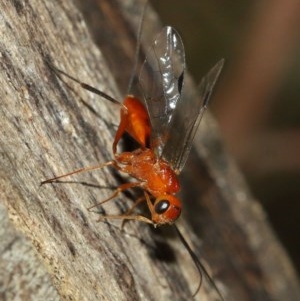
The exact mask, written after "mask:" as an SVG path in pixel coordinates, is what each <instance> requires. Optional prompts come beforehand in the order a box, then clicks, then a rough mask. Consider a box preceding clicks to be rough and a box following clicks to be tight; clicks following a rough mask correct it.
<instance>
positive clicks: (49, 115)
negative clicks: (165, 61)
mask: <svg viewBox="0 0 300 301" xmlns="http://www.w3.org/2000/svg"><path fill="white" fill-rule="evenodd" d="M122 2H126V6H125V4H124V3H123V4H122ZM138 2H140V1H120V2H118V1H112V0H106V1H105V0H102V1H100V0H99V1H92V0H90V1H80V2H79V3H78V4H77V7H75V6H74V3H73V2H72V1H70V0H66V1H62V0H61V1H55V2H54V1H35V0H32V1H30V2H29V1H5V3H3V2H1V3H0V9H1V10H0V14H1V19H0V22H1V23H0V24H1V37H2V39H1V43H0V51H1V72H0V99H1V110H0V113H1V118H0V122H1V136H0V137H1V138H0V149H1V169H0V174H1V187H2V189H1V192H2V193H1V200H3V202H4V204H5V206H6V207H7V210H8V212H9V215H10V217H11V219H12V221H13V225H14V227H15V228H16V229H17V230H18V231H21V232H23V233H24V234H25V236H26V237H28V238H29V240H30V241H31V243H32V245H33V247H34V249H35V251H36V252H37V254H38V255H39V258H40V260H41V262H42V264H43V266H45V267H46V269H47V271H48V273H49V275H50V276H51V278H52V280H53V284H54V286H55V287H56V288H57V291H58V294H59V296H60V298H61V299H63V300H189V299H191V297H190V296H191V292H193V290H194V288H195V287H196V285H197V281H198V276H197V273H196V271H195V270H194V266H193V263H192V262H191V260H190V258H189V256H188V254H187V252H186V251H185V250H184V249H183V246H182V245H181V243H180V242H179V241H178V240H177V239H175V237H173V236H172V233H162V232H164V231H163V229H157V230H155V231H154V230H153V229H152V228H151V227H149V226H148V225H144V224H141V223H137V222H130V223H128V224H127V225H126V227H125V232H126V233H124V232H122V231H121V229H120V225H119V223H117V222H116V223H115V222H113V223H109V224H108V223H97V222H96V221H97V215H96V214H93V213H91V212H88V211H87V209H86V208H87V207H88V206H90V205H91V204H93V203H95V202H97V201H100V200H101V199H105V198H106V197H107V196H108V195H109V194H110V193H111V189H110V188H111V187H112V186H114V187H115V186H116V185H117V180H118V179H117V178H116V177H115V174H114V173H112V172H111V170H110V169H104V170H102V171H98V172H93V173H88V174H82V175H78V176H76V177H72V178H69V179H67V181H68V183H64V184H51V185H45V186H42V187H40V186H39V183H40V181H41V180H43V179H46V178H49V177H52V176H54V175H60V174H63V173H66V172H68V171H71V170H73V169H76V168H80V167H83V166H90V165H95V164H97V163H99V162H105V161H107V160H110V159H111V158H112V154H111V142H112V139H113V135H114V132H115V125H116V124H117V123H118V108H116V107H114V106H113V105H111V104H109V103H107V102H106V101H104V100H102V99H99V97H96V96H95V95H91V94H90V93H88V92H86V91H82V90H81V89H80V88H78V87H77V86H76V85H74V83H72V82H70V81H67V80H66V83H64V82H63V81H61V80H59V79H58V78H57V77H56V76H55V74H54V73H53V72H52V71H51V70H50V69H49V68H48V66H47V64H46V60H50V61H53V62H54V63H55V64H56V65H57V66H58V67H60V68H61V69H63V70H65V71H66V72H68V73H70V74H71V75H74V76H77V77H78V78H80V79H81V80H83V81H85V82H87V83H90V84H91V85H93V86H95V87H98V88H99V89H101V90H103V91H105V92H107V93H109V94H111V95H113V96H114V97H116V98H119V97H120V95H119V94H118V92H117V89H116V86H117V85H116V84H115V82H114V79H116V82H117V84H118V86H119V87H121V90H123V91H124V90H126V83H127V81H128V78H129V74H130V71H131V66H132V57H133V54H134V47H135V46H134V45H135V39H134V32H135V31H134V29H136V28H137V23H138V20H139V16H140V14H141V7H142V3H138ZM79 8H80V10H81V11H82V14H81V13H80V12H79V11H78V9H79ZM83 16H84V17H83ZM149 20H151V23H147V24H149V25H147V26H145V28H146V29H145V35H146V36H147V37H148V36H153V34H154V30H155V29H157V28H158V25H157V24H158V23H157V20H156V17H155V15H154V14H153V12H151V10H149V11H148V15H147V19H146V22H149ZM97 22H100V23H97ZM86 23H87V24H88V25H89V28H90V32H92V36H93V37H94V40H95V41H96V42H97V43H98V44H99V45H100V46H99V49H100V51H101V52H100V51H99V50H98V48H97V47H96V43H95V42H94V41H93V39H92V38H91V36H90V33H89V31H88V30H87V26H86ZM96 33H98V35H97V38H96ZM117 34H119V35H117ZM103 55H104V56H103ZM113 62H117V63H114V64H113ZM107 64H111V65H109V66H110V67H109V68H108V65H107ZM187 84H188V83H187ZM68 86H69V87H68ZM70 88H71V89H70ZM200 133H201V134H200V135H199V136H198V138H197V141H196V148H195V151H194V152H193V154H192V155H191V160H190V161H189V163H188V165H187V168H186V170H188V171H187V172H186V173H184V174H183V177H182V180H183V191H182V198H183V199H184V206H185V211H184V217H183V218H182V220H181V223H180V224H181V229H182V231H183V232H184V234H185V236H186V238H187V240H188V241H190V242H191V243H193V246H194V248H195V250H197V254H198V255H199V256H200V255H201V257H202V258H204V259H205V260H206V262H207V265H208V268H209V267H210V268H209V269H210V270H211V271H212V273H213V274H214V275H215V277H214V278H215V280H216V282H217V284H218V285H219V287H220V289H221V291H222V292H223V294H224V297H225V299H226V300H256V301H257V300H264V301H265V300H296V298H297V294H298V293H299V291H298V287H297V281H296V277H295V275H294V272H293V269H292V267H291V265H290V263H289V260H288V258H287V256H286V255H285V253H284V251H283V250H282V248H281V247H280V245H279V244H278V242H277V240H276V238H275V237H274V235H273V234H272V231H271V230H270V228H269V226H268V223H267V221H266V218H265V216H264V213H263V211H262V209H261V208H260V206H259V205H258V204H257V203H256V202H255V200H253V199H252V197H251V195H250V193H249V192H248V191H247V187H246V185H245V183H243V180H242V176H241V175H240V174H239V172H238V171H237V169H236V168H235V166H234V163H233V162H232V161H231V160H230V158H228V156H227V155H226V154H225V153H224V150H223V149H222V144H221V142H220V137H219V135H218V131H217V128H216V125H215V123H214V121H213V120H212V119H211V117H210V116H209V114H207V116H206V118H205V120H204V122H203V124H202V125H201V132H200ZM128 202H129V203H130V200H128ZM125 203H126V197H125V196H124V195H122V196H121V197H120V198H119V199H118V200H117V201H112V202H110V203H109V204H107V205H105V206H104V209H105V211H106V212H109V213H110V212H119V211H120V209H122V210H125V208H126V206H125V205H124V204H125ZM2 235H4V234H2ZM8 235H10V236H11V237H12V238H11V241H12V243H13V242H14V241H15V239H14V237H16V238H17V237H20V234H19V233H17V232H13V231H8ZM22 240H23V238H22ZM24 241H26V240H25V239H24ZM24 244H25V242H24ZM6 245H7V246H8V247H9V246H10V244H6ZM27 245H28V242H27ZM8 247H7V248H3V249H2V250H1V251H2V252H1V265H4V264H5V262H7V261H8V259H7V257H5V254H6V253H5V249H6V250H7V249H8ZM200 247H201V251H200ZM14 250H15V252H16V254H17V253H18V251H19V252H20V251H21V250H22V249H21V248H20V249H19V250H18V249H17V248H14ZM21 252H22V251H21ZM28 260H31V259H28ZM39 268H40V269H41V271H43V268H42V267H39ZM33 269H34V270H35V269H37V268H36V265H30V267H29V268H26V269H24V272H23V273H22V272H21V273H20V274H21V275H20V280H19V283H29V282H30V281H32V279H33V278H35V276H32V274H29V273H28V271H31V272H32V270H33ZM44 273H45V272H44ZM16 274H17V273H16V272H15V270H13V271H10V272H8V274H7V275H4V274H0V275H1V276H2V277H7V278H6V279H4V280H5V281H2V279H1V282H2V283H5V285H7V286H9V287H10V286H11V282H10V280H9V279H12V277H15V276H16ZM26 274H27V275H26ZM28 275H29V276H28ZM45 277H46V276H45ZM41 279H42V281H41V282H40V285H41V286H42V287H43V288H44V289H45V290H46V288H47V287H48V288H49V282H48V281H44V278H43V277H41ZM19 287H21V285H20V286H19ZM19 287H18V286H16V290H15V291H14V290H13V289H11V291H10V295H7V294H5V293H4V295H3V299H4V300H5V299H6V300H13V299H15V298H16V296H17V295H18V294H19V291H18V290H20V288H19ZM26 287H29V286H26ZM4 290H5V287H4V288H3V290H2V291H4ZM50 290H51V289H49V292H50ZM37 292H38V290H36V291H35V290H34V289H33V290H32V291H31V292H30V291H29V290H27V291H26V294H27V297H26V299H27V300H30V299H31V300H36V299H37V296H39V295H38V294H37ZM48 296H49V297H48ZM50 296H51V297H50ZM44 297H45V298H46V297H47V298H46V299H47V300H50V299H53V300H54V299H57V298H58V297H57V295H55V293H54V292H53V291H51V292H50V293H49V295H47V296H46V294H45V296H44ZM200 299H201V300H217V296H216V294H215V292H214V291H213V289H212V288H210V287H209V285H208V284H207V283H206V282H205V283H204V285H203V288H202V289H201V291H200V293H199V294H198V295H197V296H196V298H195V300H200Z"/></svg>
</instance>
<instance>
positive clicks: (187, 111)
mask: <svg viewBox="0 0 300 301" xmlns="http://www.w3.org/2000/svg"><path fill="white" fill-rule="evenodd" d="M223 65H224V59H222V60H220V61H219V62H218V63H217V64H216V65H215V66H214V67H213V68H212V69H211V70H210V71H209V72H208V73H207V75H206V76H204V77H203V78H202V80H201V82H200V86H199V95H195V96H194V97H190V98H184V97H183V98H182V99H181V101H180V102H179V103H178V106H177V108H176V113H175V115H174V117H173V120H172V123H171V127H170V133H169V139H168V141H167V143H166V144H165V145H164V148H163V152H162V157H163V158H164V159H165V160H166V161H168V162H169V163H170V165H171V167H172V168H173V170H175V171H176V172H177V173H180V171H181V170H182V169H183V167H184V165H185V162H186V159H187V157H188V155H189V152H190V150H191V147H192V142H193V139H194V136H195V134H196V131H197V129H198V126H199V124H200V121H201V119H202V117H203V113H204V111H205V110H206V108H207V104H208V101H209V99H210V96H211V94H212V91H213V88H214V86H215V84H216V82H217V79H218V77H219V75H220V73H221V70H222V68H223ZM183 96H184V95H183Z"/></svg>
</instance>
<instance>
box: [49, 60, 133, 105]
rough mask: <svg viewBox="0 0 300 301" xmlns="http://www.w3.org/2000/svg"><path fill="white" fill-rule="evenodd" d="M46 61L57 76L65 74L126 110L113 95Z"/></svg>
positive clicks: (84, 87)
mask: <svg viewBox="0 0 300 301" xmlns="http://www.w3.org/2000/svg"><path fill="white" fill-rule="evenodd" d="M46 62H47V65H48V66H49V68H50V69H52V70H53V71H54V72H55V73H56V74H57V75H58V76H59V74H62V75H64V76H66V77H67V78H69V79H71V80H73V81H74V82H76V83H77V84H79V85H80V86H81V87H82V88H83V89H85V90H88V91H90V92H92V93H94V94H97V95H99V96H101V97H103V98H105V99H106V100H108V101H110V102H112V103H114V104H116V105H118V106H120V107H122V108H123V109H125V110H127V108H126V107H125V106H124V105H123V104H122V103H120V102H119V101H118V100H116V99H115V98H113V97H111V96H109V95H108V94H106V93H104V92H102V91H100V90H98V89H96V88H94V87H92V86H91V85H88V84H86V83H83V82H81V81H80V80H79V79H77V78H75V77H73V76H71V75H70V74H68V73H66V72H65V71H63V70H60V69H58V68H57V67H55V66H54V65H53V64H51V63H50V62H49V61H46Z"/></svg>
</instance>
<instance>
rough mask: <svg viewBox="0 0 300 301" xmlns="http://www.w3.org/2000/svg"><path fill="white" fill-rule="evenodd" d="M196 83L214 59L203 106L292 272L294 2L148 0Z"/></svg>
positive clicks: (295, 231)
mask: <svg viewBox="0 0 300 301" xmlns="http://www.w3.org/2000/svg"><path fill="white" fill-rule="evenodd" d="M150 2H151V4H152V5H153V7H154V8H155V9H156V11H157V12H158V14H159V15H160V17H161V19H162V21H163V22H164V24H168V25H172V26H174V27H175V28H176V29H177V30H178V31H179V32H180V34H181V36H182V38H183V41H184V45H185V51H186V60H187V68H188V70H189V72H190V73H191V74H192V75H193V77H194V79H195V80H196V81H200V79H201V77H202V76H203V75H205V73H206V72H207V71H208V70H209V69H210V68H211V67H212V66H213V65H214V64H215V63H216V62H217V61H218V60H219V59H220V58H222V57H224V58H225V59H226V65H225V70H224V72H223V74H222V78H221V80H220V82H219V83H218V87H217V90H216V91H215V94H214V96H213V98H212V101H211V103H210V106H209V107H210V109H211V111H212V113H213V114H214V116H215V118H216V119H217V120H218V122H219V125H220V130H221V132H222V135H223V139H224V140H225V144H226V147H227V150H228V152H230V154H231V155H232V156H234V157H235V159H236V161H237V163H238V165H239V167H240V169H241V170H242V171H243V173H244V175H245V177H246V180H247V182H248V184H249V186H250V188H251V190H252V193H253V194H254V196H255V197H256V198H257V199H258V200H259V201H260V202H261V204H262V205H263V207H264V208H265V210H266V212H267V214H268V216H269V220H270V222H271V224H272V226H273V228H274V229H275V231H276V232H277V235H278V237H279V239H280V240H281V242H282V243H283V244H284V246H285V248H286V250H287V251H288V253H289V254H290V256H291V258H292V260H293V262H294V264H295V267H296V268H297V270H298V275H299V271H300V1H299V0H286V1H281V0H273V1H271V0H252V1H250V0H239V1H237V0H232V1H221V0H218V1H217V0H201V1H199V0H198V1H194V0H185V1H179V0H163V1H162V0H151V1H150Z"/></svg>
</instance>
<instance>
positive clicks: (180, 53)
mask: <svg viewBox="0 0 300 301" xmlns="http://www.w3.org/2000/svg"><path fill="white" fill-rule="evenodd" d="M184 69H185V53H184V46H183V43H182V40H181V37H180V35H179V34H178V32H177V31H176V30H175V29H174V28H172V27H170V26H166V27H164V28H163V29H162V31H161V33H160V34H159V35H158V36H157V37H156V39H155V40H154V42H153V44H152V45H151V47H150V49H149V51H148V52H147V56H146V59H145V61H144V63H143V65H142V67H141V71H140V77H139V82H140V85H141V87H142V91H143V94H144V98H145V102H146V107H147V110H148V113H149V118H150V122H151V148H152V149H153V150H154V152H155V154H156V156H158V157H161V155H162V152H163V149H164V146H165V144H166V143H167V141H168V139H169V127H170V124H171V122H172V120H173V116H174V112H175V109H176V107H177V104H178V101H179V99H180V96H181V90H182V86H183V77H184Z"/></svg>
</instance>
